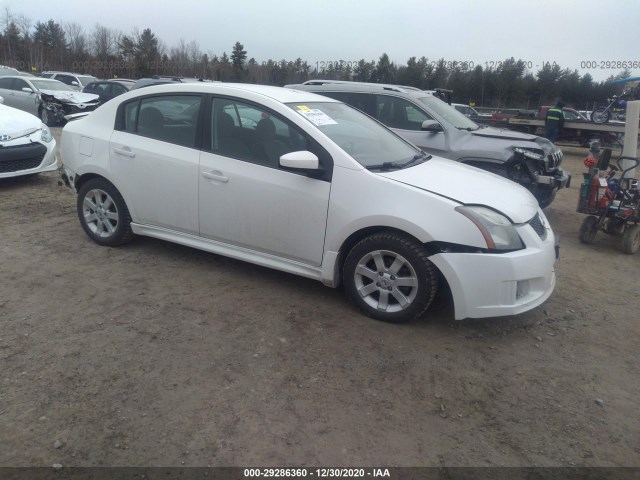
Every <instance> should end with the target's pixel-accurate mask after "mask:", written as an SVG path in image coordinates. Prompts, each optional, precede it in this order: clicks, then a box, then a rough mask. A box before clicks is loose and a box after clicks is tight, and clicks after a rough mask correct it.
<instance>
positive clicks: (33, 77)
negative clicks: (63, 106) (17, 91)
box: [2, 75, 67, 85]
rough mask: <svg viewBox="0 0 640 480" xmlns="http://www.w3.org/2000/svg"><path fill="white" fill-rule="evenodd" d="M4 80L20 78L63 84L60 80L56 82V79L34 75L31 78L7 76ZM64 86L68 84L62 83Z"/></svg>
mask: <svg viewBox="0 0 640 480" xmlns="http://www.w3.org/2000/svg"><path fill="white" fill-rule="evenodd" d="M2 78H20V79H22V80H37V81H38V83H40V82H49V83H62V82H61V81H60V80H56V79H55V78H42V77H35V76H33V75H31V76H27V75H5V76H4V77H2ZM62 85H67V84H66V83H62Z"/></svg>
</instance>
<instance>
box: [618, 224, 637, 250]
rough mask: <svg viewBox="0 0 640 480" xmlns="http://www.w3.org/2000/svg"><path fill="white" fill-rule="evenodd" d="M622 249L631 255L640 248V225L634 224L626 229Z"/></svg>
mask: <svg viewBox="0 0 640 480" xmlns="http://www.w3.org/2000/svg"><path fill="white" fill-rule="evenodd" d="M622 250H624V253H628V254H629V255H631V254H633V253H636V252H637V251H638V250H640V225H632V226H630V227H627V229H626V230H625V231H624V235H623V236H622Z"/></svg>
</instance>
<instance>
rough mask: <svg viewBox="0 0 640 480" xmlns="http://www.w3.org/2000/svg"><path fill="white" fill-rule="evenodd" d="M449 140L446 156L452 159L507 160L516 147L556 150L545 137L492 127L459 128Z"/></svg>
mask: <svg viewBox="0 0 640 480" xmlns="http://www.w3.org/2000/svg"><path fill="white" fill-rule="evenodd" d="M451 142H452V143H451V145H450V151H449V152H446V156H447V158H451V159H453V160H463V159H469V158H478V159H479V158H488V159H499V160H502V161H507V160H509V159H510V158H511V157H513V152H514V150H515V149H516V148H523V149H527V150H534V151H538V152H542V153H543V154H544V155H545V156H547V155H551V154H553V153H554V152H556V151H557V150H558V149H557V147H555V146H554V145H553V143H551V142H550V141H549V140H547V139H546V138H542V137H538V136H536V135H529V134H528V133H521V132H514V131H512V130H502V129H499V128H493V127H484V128H480V129H478V130H473V131H470V132H467V131H464V130H459V131H457V132H456V133H455V135H454V136H453V138H452V139H451ZM427 150H428V148H427Z"/></svg>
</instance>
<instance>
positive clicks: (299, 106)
mask: <svg viewBox="0 0 640 480" xmlns="http://www.w3.org/2000/svg"><path fill="white" fill-rule="evenodd" d="M296 108H297V109H298V110H311V109H310V108H309V107H307V106H306V105H297V106H296Z"/></svg>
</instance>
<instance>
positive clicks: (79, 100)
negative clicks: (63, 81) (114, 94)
mask: <svg viewBox="0 0 640 480" xmlns="http://www.w3.org/2000/svg"><path fill="white" fill-rule="evenodd" d="M40 92H41V93H44V94H47V95H51V96H53V98H55V99H56V100H59V101H61V102H64V103H72V104H74V105H78V106H80V105H82V104H83V103H92V102H94V101H95V100H97V99H98V98H99V96H98V95H96V94H94V93H82V92H68V91H64V90H40Z"/></svg>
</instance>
